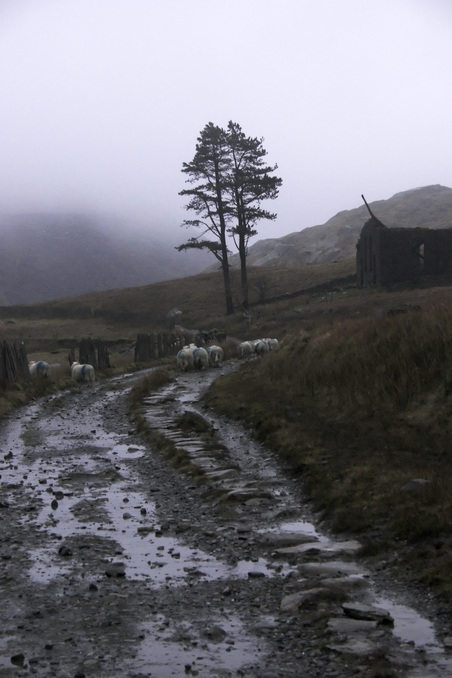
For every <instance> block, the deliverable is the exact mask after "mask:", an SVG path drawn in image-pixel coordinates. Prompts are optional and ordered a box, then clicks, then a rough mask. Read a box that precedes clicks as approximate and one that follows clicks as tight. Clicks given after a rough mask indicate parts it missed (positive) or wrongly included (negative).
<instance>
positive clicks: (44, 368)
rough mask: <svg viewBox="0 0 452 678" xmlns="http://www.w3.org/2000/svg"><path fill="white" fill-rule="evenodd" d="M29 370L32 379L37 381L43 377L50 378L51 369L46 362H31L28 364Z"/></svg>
mask: <svg viewBox="0 0 452 678" xmlns="http://www.w3.org/2000/svg"><path fill="white" fill-rule="evenodd" d="M28 369H29V371H30V376H31V378H32V379H37V378H38V377H42V378H45V379H48V378H49V377H50V372H51V368H50V365H49V363H46V362H45V361H44V360H39V361H36V360H31V361H30V362H29V363H28Z"/></svg>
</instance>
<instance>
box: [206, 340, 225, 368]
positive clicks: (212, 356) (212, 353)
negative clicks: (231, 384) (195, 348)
mask: <svg viewBox="0 0 452 678" xmlns="http://www.w3.org/2000/svg"><path fill="white" fill-rule="evenodd" d="M206 351H207V355H208V356H209V365H210V367H220V365H221V363H222V362H223V358H224V351H223V349H222V348H221V346H216V345H215V344H214V345H213V346H208V347H207V348H206Z"/></svg>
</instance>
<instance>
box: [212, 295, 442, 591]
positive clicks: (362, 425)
mask: <svg viewBox="0 0 452 678" xmlns="http://www.w3.org/2000/svg"><path fill="white" fill-rule="evenodd" d="M451 374H452V302H451V301H449V303H446V301H442V302H441V303H439V304H438V305H436V306H433V307H432V308H426V309H425V310H422V309H413V310H411V311H408V312H406V313H400V314H387V315H384V316H383V317H379V318H375V317H368V318H358V319H344V320H343V321H341V322H338V323H335V322H326V321H325V319H319V320H318V321H317V322H312V323H311V324H310V326H309V328H308V329H306V328H303V329H301V330H298V331H297V332H294V333H291V334H290V335H288V336H287V337H286V339H285V340H284V341H283V342H282V343H281V347H280V349H279V351H278V352H277V353H272V354H270V355H268V356H266V357H265V358H264V359H262V360H254V361H251V362H249V363H248V364H247V365H246V366H245V368H244V369H243V370H241V371H240V373H234V374H231V375H229V376H228V377H225V378H223V379H221V380H218V381H217V382H215V383H214V384H213V385H212V386H211V388H210V390H209V392H208V393H207V395H206V397H205V400H206V404H208V406H210V407H212V408H214V409H215V410H217V411H220V412H222V413H224V414H225V415H227V416H228V417H232V418H237V419H240V420H242V421H244V422H245V423H246V424H247V425H248V426H250V427H252V428H253V430H254V432H255V435H256V436H257V438H258V439H259V440H260V441H261V442H262V443H264V444H265V445H267V446H269V447H271V448H273V449H274V450H276V451H278V452H279V453H280V454H281V455H282V456H283V457H284V458H285V459H286V460H287V461H288V463H290V465H291V466H292V468H293V470H294V472H295V473H296V474H297V475H298V477H299V479H300V482H301V483H302V484H303V487H304V489H305V492H306V495H307V497H308V499H309V500H310V501H311V502H312V505H313V507H314V509H315V510H316V511H317V512H318V513H319V514H320V516H321V518H322V519H323V520H324V521H325V523H326V524H328V525H329V526H330V527H331V529H333V530H334V531H336V532H343V533H353V534H357V535H359V537H360V539H361V542H362V544H363V553H366V554H367V555H370V554H372V555H373V556H374V557H378V558H379V559H385V560H388V559H389V560H390V559H392V558H393V553H394V545H396V548H397V553H398V556H397V558H398V560H399V566H400V567H401V568H405V567H406V564H407V562H409V563H410V564H409V567H410V568H411V569H412V576H413V578H415V579H416V580H417V581H423V582H428V583H429V584H430V585H432V586H434V588H435V589H436V591H437V592H438V593H441V594H443V595H444V596H446V597H447V599H450V596H451V595H452V577H451V574H452V565H451V564H452V537H451V535H452V448H451V443H450V441H451V440H452V422H451V420H450V410H451V406H452V388H451ZM419 478H420V479H423V480H425V481H427V482H426V483H425V484H417V485H416V484H415V485H414V487H415V489H411V490H409V489H405V488H407V487H409V485H408V483H409V481H410V480H412V479H419Z"/></svg>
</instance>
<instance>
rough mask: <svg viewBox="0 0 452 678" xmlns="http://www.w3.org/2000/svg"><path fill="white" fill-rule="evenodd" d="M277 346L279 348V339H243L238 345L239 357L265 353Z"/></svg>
mask: <svg viewBox="0 0 452 678" xmlns="http://www.w3.org/2000/svg"><path fill="white" fill-rule="evenodd" d="M276 348H278V340H277V339H268V338H265V339H252V340H249V341H242V342H241V343H240V344H239V345H238V346H237V353H238V356H239V358H250V357H251V356H253V355H261V356H262V355H265V354H266V353H269V352H270V351H274V350H275V349H276Z"/></svg>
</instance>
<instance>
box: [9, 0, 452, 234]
mask: <svg viewBox="0 0 452 678" xmlns="http://www.w3.org/2000/svg"><path fill="white" fill-rule="evenodd" d="M229 120H233V121H234V122H237V123H239V124H240V125H241V127H242V130H243V131H244V132H245V134H246V135H247V136H252V137H259V138H260V137H263V138H264V147H265V148H266V150H267V151H268V156H267V160H268V162H269V163H270V164H274V163H277V164H278V170H277V172H276V174H277V175H278V176H280V177H281V178H282V179H283V185H282V187H281V190H280V194H279V197H278V199H277V200H276V201H274V202H272V203H271V204H270V206H269V207H270V209H271V210H272V211H275V212H277V214H278V218H277V220H276V222H263V223H261V225H260V226H259V227H258V230H259V236H258V237H257V238H255V239H254V241H253V242H256V241H257V240H259V239H262V238H268V237H281V236H283V235H286V234H287V233H291V232H293V231H299V230H301V229H302V228H305V227H306V226H314V225H317V224H321V223H324V222H325V221H327V220H328V219H329V218H330V217H332V216H334V215H335V214H336V213H337V212H339V211H341V210H344V209H353V208H354V207H358V206H360V205H361V204H362V200H361V194H362V193H363V194H364V195H365V197H366V199H367V200H368V201H369V202H373V201H374V200H381V199H387V198H390V197H391V196H392V195H394V194H395V193H398V192H400V191H404V190H408V189H411V188H416V187H419V186H426V185H429V184H442V185H445V186H449V187H452V2H451V0H0V125H1V127H0V162H1V179H0V212H4V211H14V212H16V211H20V212H22V211H29V210H33V211H42V210H46V211H48V210H58V211H61V210H71V211H73V210H77V211H85V210H94V209H95V210H97V211H109V212H113V213H117V214H119V215H130V216H131V217H133V218H134V219H135V218H136V219H140V220H141V221H142V222H144V223H146V224H148V225H149V227H150V228H151V229H155V230H156V231H157V230H158V231H161V230H162V231H164V232H165V233H166V234H168V235H169V236H170V237H171V239H175V240H177V241H181V242H182V241H183V240H185V239H186V237H187V232H186V231H184V230H183V229H181V228H180V224H181V223H182V221H183V219H184V218H190V217H192V216H193V215H190V214H189V213H187V212H186V211H185V210H184V209H183V205H184V200H183V199H182V198H181V197H179V196H178V193H179V191H181V190H182V189H183V188H186V187H187V186H186V184H185V179H186V177H185V175H184V174H182V172H181V168H182V163H183V162H189V161H190V160H192V158H193V155H194V153H195V146H196V140H197V137H198V136H199V133H200V132H201V130H202V129H203V128H204V126H205V125H206V124H207V123H208V122H213V123H214V124H216V125H219V126H222V127H226V126H227V123H228V121H229ZM189 235H196V232H190V233H189Z"/></svg>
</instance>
